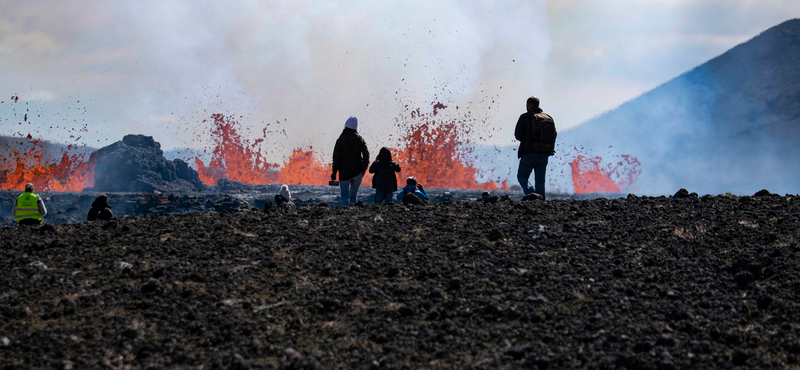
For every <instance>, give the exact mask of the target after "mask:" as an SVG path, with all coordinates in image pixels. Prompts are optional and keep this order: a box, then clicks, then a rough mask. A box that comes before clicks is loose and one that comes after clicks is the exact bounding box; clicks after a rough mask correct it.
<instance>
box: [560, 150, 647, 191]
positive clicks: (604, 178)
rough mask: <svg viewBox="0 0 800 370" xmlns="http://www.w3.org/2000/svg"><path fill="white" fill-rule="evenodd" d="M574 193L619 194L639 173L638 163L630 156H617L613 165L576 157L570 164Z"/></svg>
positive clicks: (597, 159)
mask: <svg viewBox="0 0 800 370" xmlns="http://www.w3.org/2000/svg"><path fill="white" fill-rule="evenodd" d="M570 167H571V168H572V184H573V186H574V187H575V193H577V194H586V193H620V192H622V191H624V190H627V188H628V187H629V186H631V185H632V184H633V183H634V182H635V180H636V177H637V176H638V175H639V174H640V173H641V169H640V163H639V160H638V159H637V158H636V157H631V156H630V155H621V156H619V161H618V162H616V163H614V164H604V161H603V158H601V157H586V156H583V155H580V154H579V155H578V156H577V157H576V158H575V159H574V160H573V161H572V162H570Z"/></svg>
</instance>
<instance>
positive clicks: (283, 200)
mask: <svg viewBox="0 0 800 370" xmlns="http://www.w3.org/2000/svg"><path fill="white" fill-rule="evenodd" d="M275 204H277V205H278V207H281V206H284V207H293V206H294V202H293V201H292V193H291V192H290V191H289V185H281V191H280V192H279V193H278V194H275Z"/></svg>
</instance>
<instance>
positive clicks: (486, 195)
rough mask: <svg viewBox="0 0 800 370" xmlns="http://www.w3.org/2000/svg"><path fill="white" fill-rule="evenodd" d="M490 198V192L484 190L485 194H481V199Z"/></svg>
mask: <svg viewBox="0 0 800 370" xmlns="http://www.w3.org/2000/svg"><path fill="white" fill-rule="evenodd" d="M488 196H489V191H488V190H484V191H483V193H481V199H486V197H488Z"/></svg>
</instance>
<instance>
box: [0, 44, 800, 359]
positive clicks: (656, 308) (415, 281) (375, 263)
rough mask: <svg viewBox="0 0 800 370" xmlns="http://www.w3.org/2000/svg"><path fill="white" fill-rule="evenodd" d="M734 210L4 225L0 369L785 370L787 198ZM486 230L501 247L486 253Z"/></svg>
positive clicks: (136, 201)
mask: <svg viewBox="0 0 800 370" xmlns="http://www.w3.org/2000/svg"><path fill="white" fill-rule="evenodd" d="M799 32H800V30H799ZM275 190H276V188H275V187H273V188H269V189H266V190H265V191H263V192H262V193H263V195H261V194H262V193H258V194H260V195H259V196H263V199H265V200H266V199H270V198H271V197H272V196H274V194H275ZM333 190H335V189H333ZM298 193H299V194H302V192H298ZM71 197H72V195H70V198H71ZM95 197H96V194H91V196H87V197H86V199H85V201H84V200H81V198H80V196H78V199H77V201H78V202H84V203H82V204H84V205H87V206H88V205H89V204H91V202H92V200H93V199H94V198H95ZM237 197H238V196H237ZM237 197H234V196H228V198H232V200H230V201H227V200H225V198H226V197H225V196H199V197H196V198H191V197H172V198H170V200H168V201H166V200H161V198H159V196H155V195H150V197H148V198H145V197H144V196H143V195H130V196H127V198H123V199H125V200H124V201H123V202H120V204H117V206H122V203H127V202H130V203H131V204H132V207H133V206H135V207H143V206H142V205H146V204H150V205H152V207H164V206H165V205H164V204H165V203H174V204H181V205H185V204H186V203H191V204H200V205H202V204H203V203H205V202H206V200H208V199H212V200H214V201H219V202H218V203H219V204H226V203H230V204H235V203H236V202H235V201H234V200H233V199H234V198H237ZM162 198H163V197H162ZM553 198H555V197H553ZM741 198H748V199H750V200H749V201H747V202H742V201H740V198H739V197H731V196H715V197H710V198H707V199H706V200H704V201H702V202H701V201H696V202H695V201H674V200H671V199H669V198H666V197H641V198H629V199H626V198H619V199H593V200H573V199H569V200H562V199H553V200H551V201H547V202H541V203H538V204H537V205H536V206H533V205H532V204H530V203H527V204H526V203H520V202H516V201H515V202H502V201H498V202H497V203H493V204H492V203H483V204H481V203H478V202H475V201H465V200H459V201H455V202H453V203H451V204H436V203H433V204H430V205H428V206H425V207H416V208H414V209H413V210H412V209H409V208H408V207H403V206H390V207H384V206H377V205H376V206H372V205H367V206H365V207H312V206H309V207H298V208H297V209H293V210H285V209H278V210H275V211H274V212H271V213H269V214H267V213H264V212H261V211H260V210H255V209H252V207H238V206H237V207H236V208H230V210H229V211H227V212H221V213H218V212H213V211H210V210H203V211H200V212H197V213H186V214H175V215H171V216H160V215H152V216H146V217H131V218H120V219H119V220H118V221H117V222H118V227H116V228H113V229H106V228H104V224H103V223H102V222H101V223H98V222H82V220H80V222H75V223H62V224H59V225H56V226H55V232H52V233H44V234H43V233H40V232H39V228H38V227H37V228H23V227H0V254H1V256H0V271H2V272H3V273H2V274H0V345H2V346H0V369H4V368H11V369H17V368H54V367H56V368H58V367H59V366H60V365H59V364H61V363H64V361H67V360H68V361H71V362H72V364H73V365H72V366H73V367H74V368H76V369H83V368H96V367H98V366H97V364H101V366H104V367H108V368H111V367H115V368H135V369H148V368H175V367H178V368H183V367H187V368H189V367H191V368H195V367H196V368H199V367H201V366H202V367H203V368H276V369H290V368H294V369H301V368H370V367H376V368H398V369H399V368H411V369H415V368H440V367H447V368H523V367H524V368H533V369H536V368H548V367H549V368H597V369H614V368H620V369H622V368H628V369H633V368H639V369H657V368H663V369H670V368H673V367H674V368H678V369H689V368H691V369H730V368H732V367H734V366H741V367H742V368H744V367H764V368H791V366H793V365H794V363H795V362H796V361H797V355H798V354H800V344H798V341H797V338H796V332H797V324H796V323H797V321H798V320H797V318H798V316H797V312H798V310H797V307H796V306H797V304H796V302H800V289H798V287H799V286H800V283H798V279H797V277H796V275H797V274H796V272H797V271H800V259H799V258H796V257H797V256H798V253H800V247H799V246H797V245H796V243H797V242H796V241H795V239H796V238H797V225H798V224H800V198H797V197H776V196H771V197H763V198H758V199H753V198H752V197H741ZM113 199H114V197H113V196H112V200H113ZM787 199H788V200H787ZM179 202H180V203H179ZM60 204H62V203H59V201H56V200H54V201H51V202H50V203H49V204H48V206H49V205H53V210H52V212H53V213H54V214H55V213H56V212H58V211H57V210H58V209H59V208H60ZM57 205H58V206H57ZM261 205H263V204H259V206H261ZM112 207H113V206H112ZM226 207H227V206H226ZM9 208H10V207H9ZM48 208H50V207H48ZM259 208H260V207H259ZM226 209H227V208H226ZM526 210H530V211H531V213H530V214H526V213H525V211H526ZM82 216H85V215H82ZM742 220H752V222H753V224H747V223H741V221H742ZM756 223H757V224H758V225H757V227H753V225H754V224H756ZM493 228H494V229H497V230H498V231H500V230H502V231H503V233H504V237H503V241H502V242H494V243H493V242H489V241H488V240H487V234H488V233H489V231H490V230H492V229H493ZM676 228H682V229H683V230H685V231H686V232H684V233H675V229H676ZM530 229H533V230H546V232H541V231H536V232H525V231H526V230H530ZM776 250H779V251H780V252H781V253H775V251H776ZM767 256H769V257H768V258H767ZM392 269H396V270H392ZM615 270H619V271H616V272H615ZM759 270H760V271H761V272H760V275H759ZM395 273H396V274H397V275H396V276H394V275H395ZM748 274H749V276H748ZM389 275H393V276H394V277H388V276H389ZM757 275H759V276H761V278H760V279H759V278H758V277H757ZM614 276H618V278H615V277H614ZM737 276H738V278H737ZM737 279H739V280H741V279H744V281H749V283H746V284H745V287H747V290H745V291H738V290H737V289H736V287H735V285H734V281H736V280H737ZM732 280H733V281H732ZM756 281H757V282H758V284H757V286H754V285H756V284H755V282H756ZM751 287H752V288H751ZM745 293H746V294H745ZM545 297H547V298H545ZM770 301H771V303H770ZM3 338H5V339H6V340H3ZM290 349H291V350H290ZM737 349H739V352H740V353H739V352H736V351H737ZM689 353H692V354H694V356H689V355H688V354H689ZM734 361H735V363H741V364H742V365H735V363H734ZM104 363H107V364H110V365H102V364H104ZM323 364H324V365H323ZM376 364H377V365H376Z"/></svg>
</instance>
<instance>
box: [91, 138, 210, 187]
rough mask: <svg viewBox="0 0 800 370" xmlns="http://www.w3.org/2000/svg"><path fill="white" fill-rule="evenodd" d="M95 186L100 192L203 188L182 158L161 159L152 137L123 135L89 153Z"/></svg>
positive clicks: (156, 144) (195, 174)
mask: <svg viewBox="0 0 800 370" xmlns="http://www.w3.org/2000/svg"><path fill="white" fill-rule="evenodd" d="M92 160H96V161H97V165H96V167H95V170H94V187H92V188H89V189H86V190H89V191H102V192H145V193H152V192H154V191H159V192H198V191H203V190H205V189H206V186H205V184H203V183H202V182H201V181H200V178H199V177H198V176H197V171H196V170H194V169H193V168H191V167H189V164H187V163H186V162H184V161H183V160H181V159H173V160H171V161H168V160H167V159H166V158H164V152H163V151H162V150H161V144H159V143H158V142H156V141H155V140H153V137H152V136H144V135H125V136H124V137H123V138H122V141H118V142H116V143H114V144H111V145H109V146H107V147H104V148H101V149H99V150H97V151H96V152H94V153H92V156H91V159H90V161H92Z"/></svg>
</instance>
